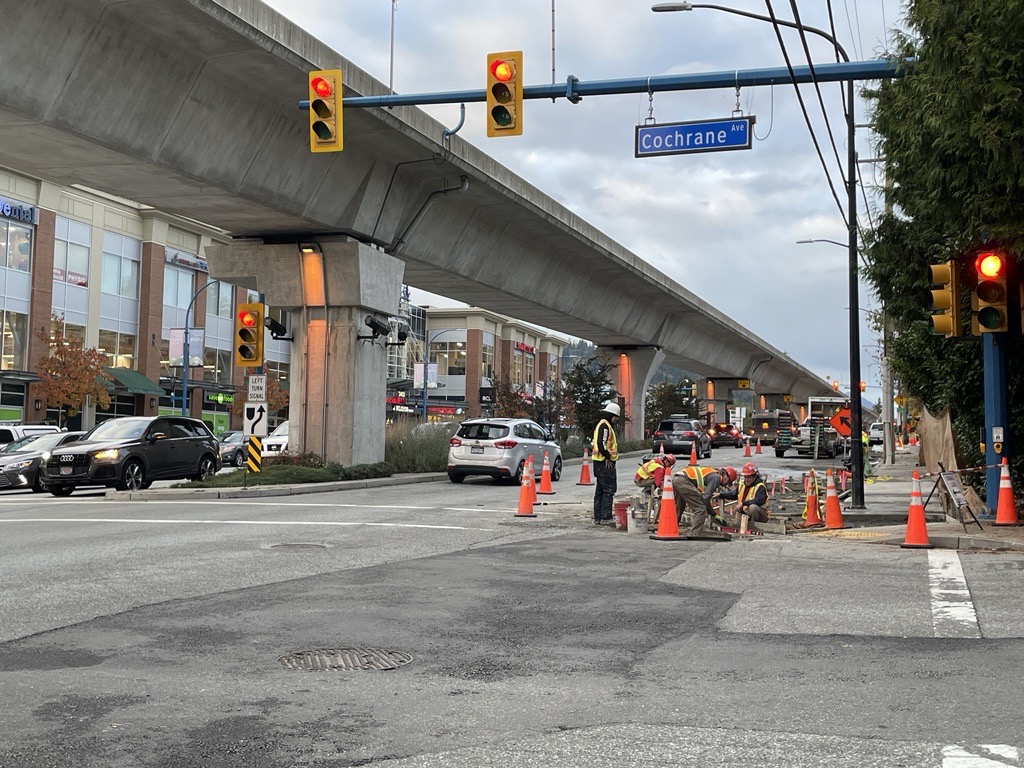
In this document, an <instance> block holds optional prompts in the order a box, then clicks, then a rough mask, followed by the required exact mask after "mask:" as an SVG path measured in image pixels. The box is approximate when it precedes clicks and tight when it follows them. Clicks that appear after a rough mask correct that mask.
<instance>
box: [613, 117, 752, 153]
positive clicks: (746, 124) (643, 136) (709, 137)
mask: <svg viewBox="0 0 1024 768" xmlns="http://www.w3.org/2000/svg"><path fill="white" fill-rule="evenodd" d="M754 121H755V118H754V116H753V115H748V116H747V117H728V118H719V119H716V120H697V121H690V122H686V123H665V124H663V125H656V124H655V125H638V126H637V127H636V143H635V145H634V148H633V149H634V156H635V157H657V156H659V155H686V154H694V153H697V152H722V151H725V150H730V149H750V148H751V147H752V146H753V140H754Z"/></svg>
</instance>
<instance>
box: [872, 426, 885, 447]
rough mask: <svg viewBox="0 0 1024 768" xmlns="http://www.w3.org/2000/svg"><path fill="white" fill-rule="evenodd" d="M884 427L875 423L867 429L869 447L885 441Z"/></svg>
mask: <svg viewBox="0 0 1024 768" xmlns="http://www.w3.org/2000/svg"><path fill="white" fill-rule="evenodd" d="M884 428H885V425H884V424H883V423H882V422H880V421H876V422H874V423H872V424H871V426H870V427H868V443H869V444H871V445H881V444H882V443H883V442H884V441H885V429H884Z"/></svg>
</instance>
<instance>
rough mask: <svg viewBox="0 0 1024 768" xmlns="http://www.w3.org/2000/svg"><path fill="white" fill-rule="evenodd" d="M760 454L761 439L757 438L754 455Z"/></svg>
mask: <svg viewBox="0 0 1024 768" xmlns="http://www.w3.org/2000/svg"><path fill="white" fill-rule="evenodd" d="M760 452H761V438H760V437H759V438H757V447H756V448H755V449H754V453H760Z"/></svg>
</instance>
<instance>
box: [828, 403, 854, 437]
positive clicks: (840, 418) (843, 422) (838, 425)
mask: <svg viewBox="0 0 1024 768" xmlns="http://www.w3.org/2000/svg"><path fill="white" fill-rule="evenodd" d="M828 423H829V424H831V425H832V428H833V429H834V430H835V431H836V432H838V433H839V434H840V435H842V436H843V437H849V436H850V432H851V431H852V430H851V429H850V423H851V422H850V409H849V408H840V409H839V410H838V411H836V412H835V414H833V416H832V418H831V419H829V420H828Z"/></svg>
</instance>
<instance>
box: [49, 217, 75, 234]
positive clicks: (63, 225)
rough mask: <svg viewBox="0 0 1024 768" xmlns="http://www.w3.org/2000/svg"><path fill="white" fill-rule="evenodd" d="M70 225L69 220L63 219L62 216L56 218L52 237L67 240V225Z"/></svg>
mask: <svg viewBox="0 0 1024 768" xmlns="http://www.w3.org/2000/svg"><path fill="white" fill-rule="evenodd" d="M70 223H71V222H70V220H68V219H66V218H64V217H63V216H58V217H57V223H56V224H55V226H54V231H53V236H54V237H56V238H57V239H58V240H67V239H68V224H70Z"/></svg>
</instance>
